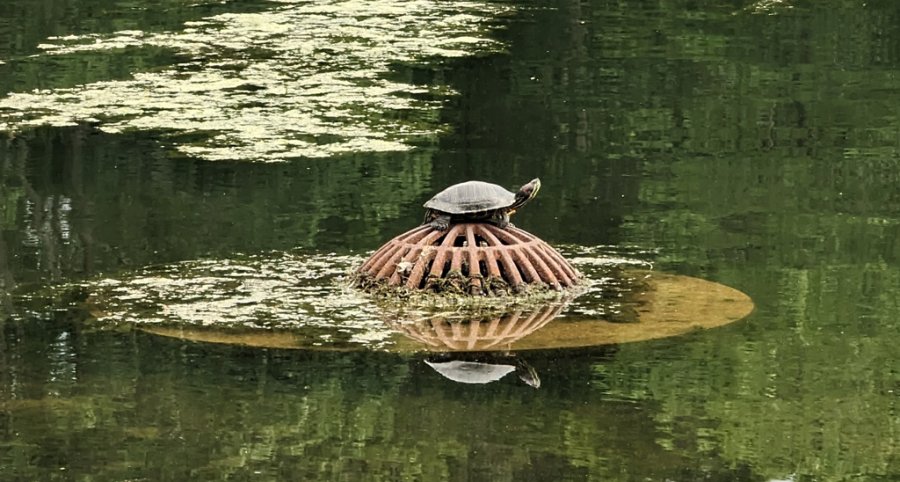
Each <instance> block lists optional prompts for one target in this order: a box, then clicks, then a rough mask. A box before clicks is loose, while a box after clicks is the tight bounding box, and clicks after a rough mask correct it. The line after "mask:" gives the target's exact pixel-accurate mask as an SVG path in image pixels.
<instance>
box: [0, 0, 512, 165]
mask: <svg viewBox="0 0 900 482" xmlns="http://www.w3.org/2000/svg"><path fill="white" fill-rule="evenodd" d="M508 8H509V7H507V6H504V5H500V4H495V3H488V2H438V1H434V0H418V1H414V2H404V3H402V4H397V3H396V2H388V1H371V2H355V1H339V0H331V1H325V2H300V1H294V0H278V1H273V7H272V8H271V9H270V10H268V11H263V12H257V13H240V14H238V13H227V14H221V15H216V16H213V17H209V18H206V19H203V20H201V21H194V22H188V23H186V24H185V25H184V28H183V29H182V30H180V31H170V32H159V33H149V32H143V31H139V30H122V31H118V32H114V33H112V34H87V35H69V36H65V37H51V38H49V39H48V40H49V42H48V43H45V44H42V45H40V46H39V47H40V48H41V49H43V50H44V53H42V54H38V56H37V57H39V58H45V57H47V56H55V55H68V54H73V53H77V52H95V51H107V52H110V55H116V53H115V52H117V51H122V50H123V49H126V48H137V47H157V48H166V49H171V50H173V51H175V52H177V53H179V54H183V55H184V56H186V57H187V58H190V59H191V60H187V61H184V62H182V63H178V64H175V65H172V66H171V67H170V68H168V69H165V70H162V71H150V72H137V73H135V74H134V75H133V78H131V79H127V80H115V81H102V82H93V83H90V84H87V85H80V86H77V87H73V88H58V89H51V90H34V91H32V92H20V93H13V94H11V95H9V96H8V97H6V98H3V99H0V113H2V114H0V130H6V131H17V130H21V129H23V128H27V127H29V126H36V125H55V126H65V125H72V124H75V123H79V122H91V123H94V122H98V123H99V129H101V130H102V131H105V132H111V133H115V132H121V131H124V130H133V129H136V130H159V131H167V132H171V133H173V134H176V135H175V136H173V137H171V140H172V142H173V143H175V147H176V148H177V149H178V150H179V151H181V152H182V153H185V154H188V155H191V156H195V157H200V158H203V159H207V160H221V159H240V160H253V161H270V162H271V161H280V160H284V159H288V158H296V157H328V156H332V155H335V154H340V153H345V152H376V151H403V150H408V149H410V148H411V145H412V144H411V143H412V142H415V141H416V140H417V139H419V140H421V139H423V138H427V137H429V136H432V135H434V134H436V133H437V132H439V131H441V130H442V127H441V126H440V125H438V124H437V123H436V121H435V118H436V115H435V111H436V110H437V109H438V108H439V107H440V106H441V103H442V102H443V100H444V99H445V98H446V97H447V96H448V95H452V92H451V91H450V90H449V88H447V87H445V86H440V85H429V86H421V85H413V84H412V83H408V82H405V81H393V80H389V78H388V77H390V75H388V74H389V73H390V72H391V68H392V67H391V65H396V64H402V63H416V62H418V61H420V60H422V59H425V58H433V57H445V58H451V57H462V56H467V55H472V54H474V53H477V52H485V51H491V50H497V49H498V48H501V46H500V45H499V44H498V43H497V42H496V41H493V40H490V39H488V38H487V36H486V35H484V33H485V32H486V28H487V27H485V26H484V24H485V23H486V21H487V20H489V19H491V18H493V17H496V16H497V15H500V14H502V13H503V12H504V11H506V10H507V9H508ZM16 62H21V63H27V62H29V59H27V58H25V59H16ZM398 111H403V112H404V113H405V115H403V116H397V115H391V114H390V113H391V112H398ZM191 132H208V133H211V134H210V136H209V137H208V138H206V139H203V140H200V141H196V140H194V141H188V140H185V139H179V137H178V136H177V134H179V133H191Z"/></svg>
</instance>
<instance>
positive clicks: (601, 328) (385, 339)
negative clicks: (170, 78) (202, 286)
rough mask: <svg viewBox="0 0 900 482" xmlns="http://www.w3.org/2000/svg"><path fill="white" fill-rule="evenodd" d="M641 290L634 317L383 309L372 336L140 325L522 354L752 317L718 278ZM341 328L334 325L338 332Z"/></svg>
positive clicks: (650, 279)
mask: <svg viewBox="0 0 900 482" xmlns="http://www.w3.org/2000/svg"><path fill="white" fill-rule="evenodd" d="M629 275H630V276H634V277H636V278H640V281H641V283H640V287H639V289H636V290H634V291H632V292H629V293H626V294H625V296H623V297H621V298H619V300H620V303H619V306H620V307H622V309H626V310H628V311H630V312H631V314H630V316H629V321H628V322H616V321H611V320H614V319H615V317H612V316H610V317H598V316H586V315H579V314H577V313H574V314H564V315H562V316H560V314H561V313H564V311H565V309H566V308H567V306H568V305H567V304H566V303H555V304H549V305H545V306H541V307H536V308H535V307H532V308H520V309H515V308H513V309H511V310H510V311H508V312H506V313H501V314H495V315H480V316H474V317H473V316H471V315H470V314H468V315H467V314H466V313H464V312H456V311H449V312H444V313H423V312H404V311H400V310H391V309H384V310H382V315H381V316H382V321H383V323H382V324H381V325H380V326H376V325H371V326H370V327H369V328H368V330H369V334H368V335H367V336H365V337H363V339H366V338H367V339H372V340H378V343H377V344H371V343H366V342H365V341H357V342H354V341H351V340H342V339H339V337H337V336H335V337H329V338H327V339H324V340H323V338H322V337H321V336H320V335H321V333H320V331H321V327H319V328H317V329H315V330H303V329H287V330H281V329H254V328H239V327H227V326H222V327H215V326H206V327H201V326H190V325H185V326H155V325H141V326H138V327H137V328H138V329H140V330H143V331H146V332H149V333H153V334H156V335H162V336H165V337H172V338H179V339H183V340H191V341H196V342H209V343H226V344H234V345H243V346H253V347H267V348H285V349H309V350H376V351H388V352H404V353H411V352H483V351H497V352H515V351H526V350H543V349H561V348H583V347H590V346H598V345H609V344H619V343H629V342H637V341H644V340H650V339H655V338H663V337H670V336H676V335H680V334H684V333H687V332H691V331H696V330H703V329H709V328H715V327H718V326H722V325H725V324H728V323H732V322H734V321H737V320H740V319H742V318H744V317H746V316H747V315H749V314H750V313H751V312H752V311H753V308H754V305H753V302H752V301H751V299H750V298H749V297H748V296H747V295H746V294H744V293H742V292H740V291H738V290H736V289H733V288H730V287H728V286H725V285H722V284H718V283H714V282H711V281H706V280H702V279H699V278H692V277H688V276H678V275H671V274H665V273H657V272H646V271H633V272H630V273H629ZM339 332H340V327H339V326H335V333H339Z"/></svg>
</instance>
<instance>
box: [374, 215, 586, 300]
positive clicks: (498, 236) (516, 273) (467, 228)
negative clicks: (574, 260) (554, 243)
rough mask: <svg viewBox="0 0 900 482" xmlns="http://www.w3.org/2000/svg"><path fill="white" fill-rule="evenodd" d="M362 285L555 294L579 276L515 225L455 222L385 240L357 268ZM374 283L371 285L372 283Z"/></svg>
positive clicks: (412, 231)
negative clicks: (542, 289)
mask: <svg viewBox="0 0 900 482" xmlns="http://www.w3.org/2000/svg"><path fill="white" fill-rule="evenodd" d="M359 275H360V276H359V278H360V280H365V281H366V282H362V283H361V284H363V285H366V284H383V283H386V284H387V285H388V286H405V287H407V288H409V289H417V290H426V291H433V292H460V293H468V294H472V295H487V294H500V293H503V292H506V291H509V290H510V289H511V290H512V291H520V290H522V289H523V288H525V287H526V286H529V285H538V286H540V285H545V286H549V287H551V288H553V289H556V290H561V289H563V288H567V287H571V286H574V285H576V284H577V283H578V279H579V274H578V272H577V271H576V270H575V269H574V268H572V266H570V265H569V263H568V262H567V261H566V260H565V259H563V257H562V256H561V255H560V254H559V253H558V252H556V250H555V249H553V248H552V247H550V245H548V244H547V243H545V242H543V241H541V240H540V239H538V238H536V237H535V236H533V235H532V234H529V233H528V232H526V231H523V230H521V229H518V228H514V227H507V228H506V229H501V228H498V227H496V226H494V225H492V224H486V223H464V224H454V225H452V226H450V228H449V229H447V230H446V231H438V230H436V229H434V228H432V227H430V226H419V227H417V228H415V229H412V230H410V231H407V232H405V233H403V234H401V235H399V236H397V237H396V238H394V239H392V240H390V241H388V242H387V243H385V245H384V246H382V247H381V248H380V249H378V250H377V251H375V253H374V254H372V256H371V257H370V258H369V259H368V260H366V262H365V263H363V265H362V266H361V267H360V268H359ZM373 281H374V283H372V282H373Z"/></svg>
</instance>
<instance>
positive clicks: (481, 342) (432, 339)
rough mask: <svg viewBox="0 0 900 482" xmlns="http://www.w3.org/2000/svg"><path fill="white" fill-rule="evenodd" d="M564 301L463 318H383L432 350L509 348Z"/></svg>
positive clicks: (556, 313) (550, 316)
mask: <svg viewBox="0 0 900 482" xmlns="http://www.w3.org/2000/svg"><path fill="white" fill-rule="evenodd" d="M564 307H565V304H556V305H547V306H544V307H541V308H538V309H536V310H534V311H532V312H530V313H527V312H523V310H517V311H513V312H510V313H506V314H504V315H498V316H493V317H484V318H474V319H467V320H465V321H463V320H459V319H455V318H450V317H441V316H434V317H430V318H424V319H421V320H417V321H402V320H397V319H389V320H385V321H386V323H387V325H388V326H390V327H391V328H393V329H395V330H397V331H399V332H401V333H403V334H404V335H406V336H408V337H410V338H412V339H414V340H416V341H419V342H421V343H424V344H425V345H427V346H428V347H429V348H431V349H434V350H450V351H481V350H498V349H509V348H510V345H512V344H514V343H515V342H517V341H519V340H521V339H522V338H525V337H526V336H528V335H530V334H532V333H534V332H535V331H537V330H539V329H540V328H542V327H543V326H544V325H546V324H547V323H549V322H550V321H551V320H553V319H554V318H556V317H557V316H559V314H560V312H561V311H562V310H563V308H564Z"/></svg>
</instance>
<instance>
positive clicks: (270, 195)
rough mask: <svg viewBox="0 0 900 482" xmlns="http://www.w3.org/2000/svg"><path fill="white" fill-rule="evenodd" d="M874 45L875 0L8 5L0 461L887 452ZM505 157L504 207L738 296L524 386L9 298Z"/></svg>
mask: <svg viewBox="0 0 900 482" xmlns="http://www.w3.org/2000/svg"><path fill="white" fill-rule="evenodd" d="M898 45H900V6H897V5H895V3H894V2H887V1H870V2H865V3H863V2H858V1H850V0H824V1H817V2H810V1H800V0H793V1H788V0H784V1H774V0H773V1H749V0H747V1H741V0H719V1H711V2H703V3H702V4H699V3H697V2H689V1H678V2H670V3H652V2H650V3H648V2H639V1H626V2H609V1H603V0H594V1H588V2H569V1H548V2H538V3H533V4H528V5H524V4H521V3H509V2H464V3H458V2H454V3H446V2H427V1H420V2H412V3H410V4H408V5H407V4H397V3H395V2H338V1H328V2H301V1H296V2H294V1H264V0H256V1H251V2H219V1H216V2H205V1H198V2H193V3H191V4H187V3H184V2H176V1H168V0H163V1H158V2H133V1H113V2H106V1H99V0H74V1H73V0H67V1H62V0H56V1H53V0H49V1H39V2H38V1H33V0H12V1H7V2H4V3H3V6H0V128H2V129H3V132H2V133H0V285H2V287H3V296H2V298H0V303H2V305H0V306H2V309H0V314H2V315H3V316H2V318H0V319H2V321H0V324H2V333H3V336H2V337H0V478H2V479H3V480H23V481H25V480H28V481H30V480H86V479H88V478H90V479H91V480H126V479H127V480H223V479H234V480H250V479H257V480H304V479H312V480H357V479H360V478H369V477H374V478H382V479H385V480H491V481H497V480H550V479H552V480H623V481H624V480H698V479H707V480H729V481H731V480H748V481H765V480H795V481H844V480H859V481H888V480H895V479H896V478H897V477H898V476H900V472H898V467H900V462H898V443H897V433H898V429H900V416H898V390H900V374H898V369H897V360H898V359H900V352H898V348H897V347H898V346H900V338H898V336H900V335H898V333H900V330H898V328H900V325H898V320H900V303H898V301H897V300H898V299H900V296H898V294H900V191H898V189H897V185H898V181H900V107H898V106H900V78H898V74H897V72H898V68H900V49H898V47H897V46H898ZM534 177H540V178H541V179H542V182H543V186H544V187H543V189H542V191H541V193H540V195H539V196H538V198H537V199H536V200H535V201H534V202H533V203H531V204H529V205H528V206H527V207H526V208H524V209H523V210H522V211H521V212H520V213H518V214H517V215H516V216H515V222H516V224H517V225H518V226H520V227H522V228H524V229H527V230H529V231H530V232H532V233H534V234H537V235H539V236H541V237H542V238H544V239H545V240H547V241H548V242H551V243H553V244H557V245H562V246H567V247H568V248H566V249H570V250H571V251H568V252H569V253H572V254H571V255H572V256H573V257H576V258H577V257H579V256H580V255H579V254H577V253H578V252H579V250H580V249H585V250H587V251H586V252H587V253H590V254H589V256H587V257H603V258H605V259H613V258H621V259H628V260H637V261H641V262H647V263H652V265H653V269H654V270H657V271H660V272H666V273H672V274H677V275H685V276H694V277H699V278H703V279H707V280H710V281H714V282H718V283H722V284H725V285H728V286H731V287H734V288H736V289H739V290H741V291H743V292H745V293H747V294H749V295H750V296H751V297H752V298H753V301H754V303H755V304H756V311H755V312H754V313H753V314H752V315H751V316H750V317H749V318H747V319H745V320H743V321H739V322H737V323H733V324H730V325H728V326H723V327H720V328H717V329H714V330H706V331H700V332H692V333H688V334H685V335H682V336H679V337H674V338H666V339H660V340H656V341H645V342H640V343H628V344H617V345H607V346H604V347H596V348H590V349H578V350H545V351H534V352H529V353H528V355H527V362H528V363H529V364H530V365H531V366H532V367H533V368H534V369H535V370H536V371H537V373H539V374H540V377H541V382H542V383H541V386H540V388H539V389H537V390H535V389H534V388H532V387H530V386H527V385H525V384H523V383H522V382H521V381H519V380H518V379H516V378H515V377H504V378H502V379H500V380H498V381H496V382H493V383H488V384H483V385H466V384H459V383H454V382H453V381H451V380H449V379H447V378H444V377H442V376H440V375H439V374H437V373H436V372H435V371H434V370H432V369H431V368H430V367H429V366H428V365H427V364H425V363H424V359H425V356H424V355H422V354H408V353H407V354H397V353H390V352H385V351H375V350H367V351H353V352H318V351H309V350H281V349H264V348H253V347H246V346H245V347H240V346H228V345H221V344H208V343H194V342H190V341H185V340H179V339H173V338H167V337H159V336H156V335H153V334H151V333H146V332H143V331H140V330H133V329H120V330H115V329H110V328H109V327H108V326H97V325H95V324H91V323H86V322H85V319H84V318H83V317H82V316H81V315H79V314H78V313H79V312H78V311H77V310H75V311H73V310H68V309H65V308H64V307H65V306H68V305H69V302H70V301H72V300H67V299H58V300H53V301H51V302H46V303H43V304H41V303H37V304H35V303H33V302H29V301H27V296H26V297H25V298H23V297H22V293H25V294H27V293H33V292H45V290H46V288H48V287H50V286H57V285H67V286H70V285H73V284H84V283H96V282H99V281H100V280H103V279H122V278H124V277H126V276H128V275H129V273H135V272H140V271H141V270H148V269H149V270H153V269H163V270H164V269H167V267H171V266H176V265H178V263H188V265H189V266H196V265H201V266H206V267H208V268H210V269H220V270H225V272H226V273H228V274H229V275H235V274H237V273H239V271H237V270H235V269H234V263H235V261H234V260H240V259H247V258H245V257H250V258H252V257H262V258H264V259H267V260H277V259H278V257H279V256H284V255H285V254H284V253H290V252H294V251H292V250H300V252H302V253H307V254H308V255H309V256H313V257H316V258H317V259H318V258H328V257H332V258H333V260H334V262H335V263H337V264H340V263H339V260H342V259H360V258H361V257H362V256H364V255H365V254H366V253H368V252H369V251H371V250H373V249H375V248H377V247H378V246H379V245H380V244H381V243H382V242H384V241H385V240H387V239H388V238H389V237H391V236H394V235H396V234H398V233H400V232H402V231H405V230H406V229H409V228H410V227H412V226H413V225H415V224H416V223H418V222H419V220H420V219H421V216H422V209H421V204H422V202H424V201H425V200H426V199H428V197H429V196H430V195H431V194H432V193H434V192H437V191H438V190H440V189H442V188H443V187H445V186H447V185H449V184H452V183H454V182H458V181H461V180H465V179H470V178H480V179H485V180H490V181H494V182H498V183H500V184H503V185H506V186H509V187H513V186H518V185H521V184H522V183H524V182H526V181H527V180H529V179H532V178H534ZM282 271H283V270H275V272H282ZM299 276H301V277H302V276H303V275H302V274H300V275H299ZM195 281H196V279H195ZM282 281H283V280H282ZM271 282H273V283H276V285H277V283H279V281H278V280H277V279H276V280H271ZM278 286H279V289H281V288H280V286H281V285H278ZM63 292H65V291H63ZM10 293H13V294H14V295H10ZM189 295H190V293H186V295H185V296H189ZM23 300H25V301H23ZM225 301H226V302H227V301H233V299H232V298H227V297H226V298H225ZM240 306H245V305H240ZM364 308H365V307H363V308H360V309H364ZM339 309H343V308H340V307H339ZM353 309H356V308H353ZM322 316H323V319H324V320H326V321H327V320H328V315H327V312H326V313H325V314H323V315H322Z"/></svg>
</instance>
